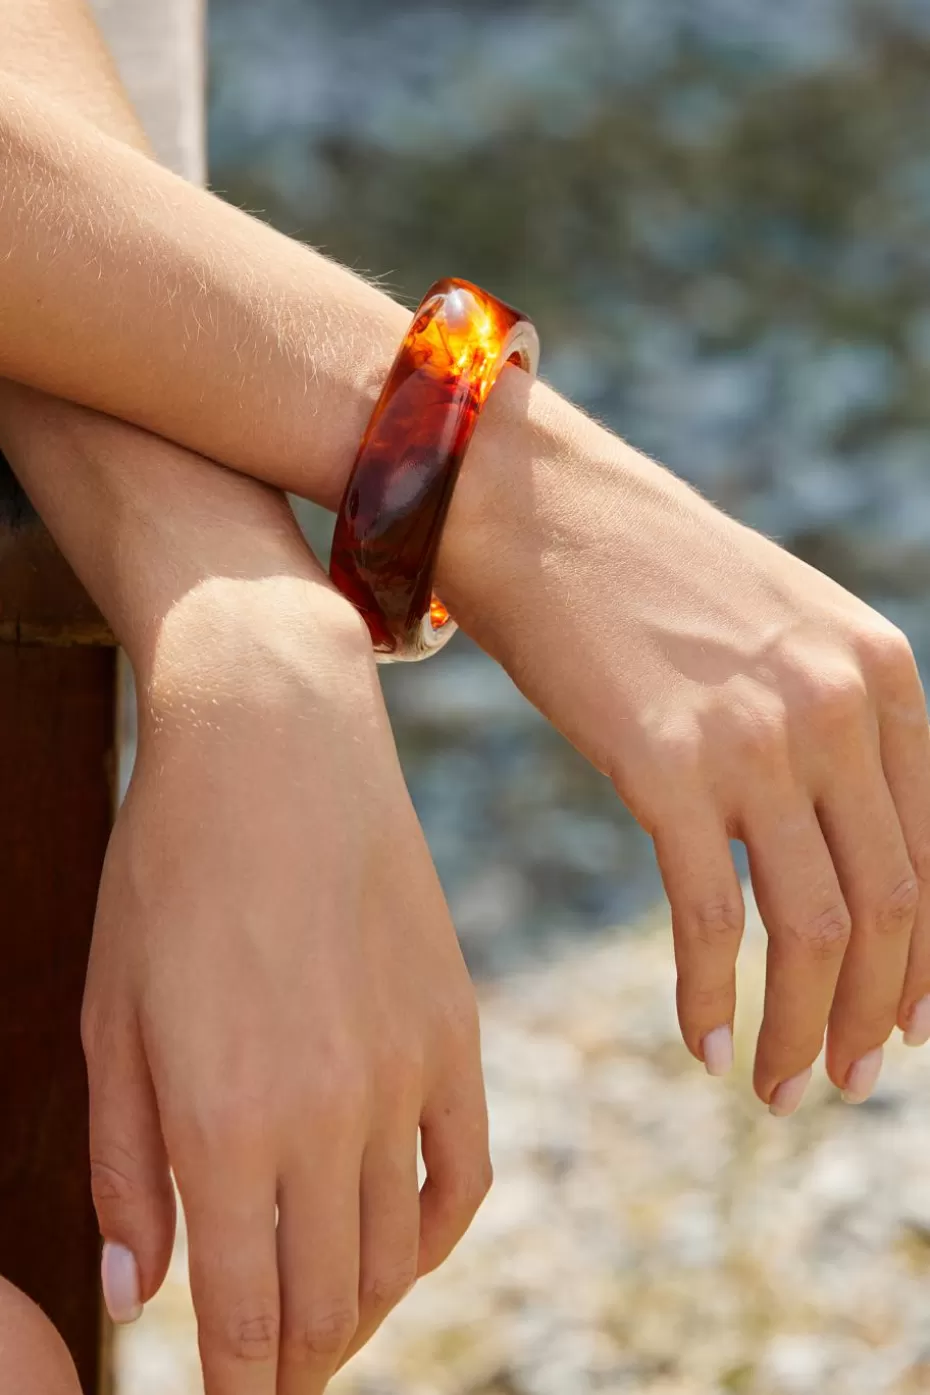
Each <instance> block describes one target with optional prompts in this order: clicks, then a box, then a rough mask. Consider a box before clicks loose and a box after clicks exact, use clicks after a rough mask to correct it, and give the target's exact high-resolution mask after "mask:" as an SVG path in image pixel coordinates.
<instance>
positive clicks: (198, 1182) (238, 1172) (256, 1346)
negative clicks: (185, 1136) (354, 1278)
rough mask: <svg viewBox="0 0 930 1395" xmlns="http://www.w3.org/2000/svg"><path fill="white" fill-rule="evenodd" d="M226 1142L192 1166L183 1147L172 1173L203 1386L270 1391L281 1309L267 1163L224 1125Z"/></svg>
mask: <svg viewBox="0 0 930 1395" xmlns="http://www.w3.org/2000/svg"><path fill="white" fill-rule="evenodd" d="M226 1143H227V1144H228V1146H224V1147H212V1148H210V1150H209V1151H207V1150H203V1151H202V1152H201V1153H200V1155H199V1157H198V1160H197V1165H196V1166H195V1167H193V1166H191V1165H190V1158H191V1157H192V1156H193V1154H192V1153H188V1155H187V1157H188V1163H187V1168H186V1170H185V1171H183V1172H179V1175H178V1184H179V1187H180V1191H181V1196H182V1199H183V1201H184V1210H185V1214H186V1216H187V1227H188V1236H189V1249H190V1279H191V1293H192V1296H193V1299H194V1308H195V1310H196V1313H197V1327H198V1336H199V1342H200V1358H201V1362H202V1364H203V1373H204V1390H205V1395H276V1380H277V1369H278V1342H279V1335H280V1330H281V1315H280V1298H279V1289H278V1260H277V1251H276V1240H275V1194H274V1175H275V1173H274V1166H273V1163H272V1161H271V1159H270V1158H269V1159H265V1158H264V1157H263V1156H262V1155H261V1154H260V1148H258V1147H256V1143H255V1139H254V1138H249V1139H244V1138H243V1137H242V1135H241V1133H237V1132H235V1131H231V1132H230V1134H229V1136H228V1137H227V1139H226ZM179 1156H180V1154H179ZM266 1163H267V1165H265V1164H266ZM188 1173H189V1179H190V1180H188V1175H187V1174H188Z"/></svg>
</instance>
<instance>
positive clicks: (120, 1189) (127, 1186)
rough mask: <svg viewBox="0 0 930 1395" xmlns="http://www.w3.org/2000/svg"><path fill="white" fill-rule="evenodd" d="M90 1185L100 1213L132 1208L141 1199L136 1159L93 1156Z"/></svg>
mask: <svg viewBox="0 0 930 1395" xmlns="http://www.w3.org/2000/svg"><path fill="white" fill-rule="evenodd" d="M90 1185H91V1193H92V1195H93V1198H94V1205H95V1206H96V1207H97V1210H98V1211H113V1210H114V1209H117V1208H118V1209H120V1210H123V1209H126V1208H129V1207H132V1206H133V1205H134V1204H135V1203H137V1202H138V1200H139V1198H140V1191H141V1189H140V1186H139V1182H138V1181H137V1179H136V1176H135V1175H134V1159H132V1158H131V1157H129V1156H128V1155H127V1157H126V1159H125V1161H122V1160H121V1161H119V1162H117V1161H116V1159H114V1158H112V1157H108V1158H103V1157H100V1156H98V1155H92V1156H91V1159H90Z"/></svg>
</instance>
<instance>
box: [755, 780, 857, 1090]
mask: <svg viewBox="0 0 930 1395" xmlns="http://www.w3.org/2000/svg"><path fill="white" fill-rule="evenodd" d="M742 831H743V838H744V841H745V843H746V847H747V850H748V852H749V865H750V872H751V875H752V883H753V887H754V890H755V893H756V900H757V902H758V905H759V910H760V912H761V915H762V919H763V921H764V923H765V926H766V929H767V930H768V932H769V948H768V960H767V972H766V985H765V1007H764V1011H763V1017H762V1027H761V1029H760V1032H759V1041H758V1046H757V1049H756V1061H755V1071H754V1084H755V1089H756V1093H757V1094H758V1096H759V1098H760V1099H762V1100H763V1101H764V1102H765V1103H766V1104H768V1105H769V1107H770V1108H771V1109H772V1110H773V1112H774V1113H777V1114H781V1113H791V1112H793V1110H794V1109H795V1108H796V1107H797V1105H798V1104H799V1103H800V1099H801V1095H802V1094H803V1091H804V1087H805V1085H806V1083H807V1079H808V1078H809V1075H808V1073H809V1069H810V1066H811V1065H812V1063H813V1062H814V1061H815V1060H816V1059H817V1056H818V1055H819V1054H820V1049H821V1046H822V1044H823V1038H824V1033H825V1030H826V1026H827V1020H828V1018H829V1014H830V1006H831V1004H832V1002H833V995H834V992H835V990H836V984H837V980H838V977H839V972H840V967H841V965H842V962H843V955H844V953H845V951H846V946H847V944H848V942H849V936H850V917H849V911H848V910H847V907H846V902H845V900H844V898H843V893H842V890H841V888H840V884H839V880H838V878H837V874H836V870H835V868H834V866H833V860H832V858H831V856H830V852H829V849H828V847H827V844H826V841H825V839H824V836H823V832H822V830H821V827H820V824H819V822H818V819H817V815H816V813H815V810H814V807H813V805H812V804H811V803H810V801H809V800H808V798H807V795H806V794H805V793H804V792H803V791H801V790H800V789H799V790H793V789H791V788H790V787H788V786H787V785H782V787H781V789H780V790H779V791H777V792H776V791H773V790H772V789H771V788H769V789H768V790H767V791H766V792H765V798H758V799H756V800H754V801H753V804H752V806H751V808H750V809H749V811H748V813H747V816H746V819H745V826H744V828H743V830H742Z"/></svg>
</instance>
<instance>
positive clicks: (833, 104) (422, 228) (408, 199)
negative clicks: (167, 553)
mask: <svg viewBox="0 0 930 1395" xmlns="http://www.w3.org/2000/svg"><path fill="white" fill-rule="evenodd" d="M210 64H211V66H210V108H209V111H210V122H209V131H210V170H211V181H212V184H213V186H214V187H215V188H216V189H218V190H220V191H221V192H223V193H225V194H226V195H227V196H228V197H229V198H230V199H232V200H233V201H235V202H236V203H239V204H242V205H244V206H246V207H248V208H249V209H252V210H255V211H258V212H260V213H261V214H262V216H265V217H267V218H268V219H269V220H270V221H271V222H273V223H275V224H276V225H278V226H279V227H281V228H282V229H284V230H285V231H286V232H289V233H293V234H295V235H296V236H298V237H301V238H303V239H305V240H307V241H309V242H311V243H313V244H314V245H316V246H319V247H321V248H323V249H325V250H326V251H328V252H330V253H331V254H332V255H334V256H335V257H337V258H339V259H340V260H342V261H344V262H347V263H348V264H349V265H351V266H353V267H356V268H358V269H359V270H362V271H365V272H370V273H372V274H375V275H377V276H378V277H381V278H383V279H384V280H385V281H386V282H387V284H388V285H389V286H390V287H392V288H393V289H395V290H396V292H397V294H398V295H400V296H401V297H402V298H404V299H405V300H406V301H407V302H408V303H410V304H411V305H413V304H415V303H416V301H417V300H418V298H419V296H420V294H421V293H422V291H423V290H424V289H425V288H426V287H427V285H428V284H429V283H430V282H431V281H432V280H433V279H434V278H435V277H437V276H440V275H448V274H455V275H462V276H466V277H469V278H471V279H473V280H475V281H477V282H479V284H484V285H486V286H488V287H489V288H491V289H492V290H494V291H495V292H496V293H498V294H499V295H501V296H503V297H504V298H506V299H508V300H510V301H512V302H513V303H514V304H516V305H519V306H520V307H521V308H523V309H525V310H526V311H528V312H529V313H530V314H532V316H533V317H534V319H535V320H536V322H537V324H538V325H539V327H540V331H541V336H542V343H543V372H544V374H545V375H546V376H547V377H548V378H549V379H550V380H551V381H552V382H553V383H554V384H555V385H556V386H557V387H559V388H561V389H562V390H564V391H565V392H566V393H568V394H569V395H570V396H571V397H573V398H574V399H575V400H577V401H579V402H581V403H582V404H583V405H584V406H585V407H586V408H588V409H589V410H590V411H592V412H594V413H596V414H597V415H598V416H600V417H601V418H602V419H604V420H606V421H607V422H608V423H609V424H610V425H611V426H613V427H614V428H615V429H616V430H617V431H619V432H620V433H621V434H622V435H623V436H625V437H626V438H627V439H629V440H630V441H632V442H633V443H634V444H635V445H637V446H639V447H641V448H642V449H644V450H646V451H648V452H650V453H652V454H655V455H657V456H658V457H659V458H661V459H662V460H663V461H665V462H666V463H667V464H668V465H670V466H671V467H672V468H673V469H675V470H676V471H677V472H679V473H680V474H682V475H684V476H686V477H687V478H688V479H690V480H692V481H693V482H694V483H696V484H697V485H698V486H699V487H700V488H701V489H702V490H703V491H705V492H706V493H708V494H709V495H710V496H711V497H713V498H714V499H716V500H717V501H719V502H720V504H722V505H723V507H724V508H726V509H728V510H729V511H731V512H734V513H736V514H738V515H739V516H740V517H742V518H744V519H746V520H748V521H749V522H750V523H752V524H754V525H756V526H758V527H760V528H762V529H764V530H765V531H767V532H769V533H771V534H773V535H775V536H777V537H778V538H780V539H781V540H783V541H784V542H785V543H786V544H787V545H788V546H789V547H791V548H792V549H793V550H795V551H797V552H799V553H801V554H802V555H803V556H804V557H805V558H807V559H808V560H809V561H812V562H813V563H815V564H816V565H817V566H820V567H822V568H823V569H825V570H827V571H828V572H830V573H831V574H832V575H834V576H835V577H837V578H838V579H839V580H840V581H841V582H843V584H844V585H847V586H849V587H851V588H852V589H853V590H856V591H858V592H860V593H861V594H863V595H865V596H867V597H868V598H869V599H870V600H871V601H873V602H874V603H875V604H877V605H878V606H879V607H880V608H881V609H882V610H884V611H885V612H886V613H888V614H889V615H891V616H892V617H893V618H894V619H895V620H896V621H897V622H898V623H900V624H902V626H903V627H904V629H905V630H906V631H907V632H908V634H909V635H910V636H911V638H912V641H913V642H914V644H915V646H916V648H917V650H918V653H919V656H920V658H921V660H922V662H923V663H924V665H926V663H927V662H928V660H930V611H928V608H927V606H926V604H925V600H926V595H927V589H928V584H930V469H928V443H930V435H928V428H930V395H928V392H927V385H928V373H930V283H928V274H927V273H928V267H930V142H928V135H930V3H927V0H779V3H778V4H768V3H765V0H661V3H657V0H561V2H559V0H443V3H435V0H432V2H430V0H340V3H338V4H332V3H326V2H325V0H263V3H262V4H261V5H256V4H255V3H254V0H211V3H210ZM502 468H506V462H502ZM314 527H315V529H316V536H317V537H318V538H320V539H322V538H323V537H325V532H326V524H325V522H321V521H319V520H318V521H316V523H315V525H314ZM619 603H620V604H622V598H619ZM385 687H386V690H387V694H388V699H389V702H390V704H391V708H392V712H393V715H394V718H395V724H396V729H397V731H398V738H399V742H400V747H401V752H402V757H403V762H404V767H405V770H406V773H407V777H408V780H409V782H410V785H411V788H412V791H413V795H414V799H415V802H416V805H417V808H418V810H419V812H420V815H421V818H422V820H423V822H424V825H425V827H426V830H427V834H428V837H429V840H430V844H431V846H432V849H433V853H434V855H435V857H436V860H437V863H438V865H439V869H440V872H441V874H442V877H443V881H444V883H445V886H446V889H447V892H448V894H449V897H450V899H451V902H452V907H453V910H454V913H455V917H456V922H457V924H458V925H459V927H460V930H461V933H462V935H463V937H464V939H465V941H466V944H467V946H468V949H469V955H470V958H471V961H472V963H473V965H475V966H477V967H484V968H497V967H500V965H501V964H502V963H504V962H510V960H511V959H512V957H513V956H514V955H519V954H521V953H522V952H523V950H524V949H525V947H526V945H527V944H528V943H535V942H537V941H538V940H539V939H540V938H541V937H543V936H544V935H547V934H550V933H555V934H560V933H564V932H566V931H572V930H584V929H586V928H590V927H596V926H600V925H607V924H612V923H616V922H618V921H620V920H624V919H627V918H628V917H629V916H630V914H632V913H636V912H637V911H639V910H640V909H642V908H643V906H644V905H646V904H648V903H649V902H650V901H651V900H653V899H654V897H655V895H656V894H657V882H656V877H655V872H654V866H653V860H652V855H651V851H650V849H649V847H648V845H647V844H646V843H645V841H644V840H643V839H642V838H641V837H640V836H639V835H638V832H637V830H636V829H635V827H634V826H633V825H632V823H631V820H630V819H629V818H628V817H627V816H626V815H625V813H624V811H623V810H622V809H621V808H620V807H618V804H617V801H616V799H615V798H614V796H613V793H612V791H611V790H610V789H609V787H608V786H607V785H606V782H604V781H602V780H601V779H600V777H598V776H596V775H595V774H593V772H591V771H589V770H588V769H587V768H586V767H585V765H584V763H583V762H582V761H580V760H579V759H577V758H575V757H574V755H573V753H572V752H570V751H568V750H567V749H566V748H565V746H564V743H563V742H562V741H561V740H560V738H558V737H557V736H556V735H555V734H554V733H552V732H550V731H549V730H548V729H547V728H546V726H545V724H544V723H543V722H542V721H541V720H540V719H539V718H537V717H536V716H535V714H534V713H533V712H532V711H531V710H530V708H529V707H528V705H527V704H526V703H525V702H524V701H523V700H522V698H520V697H519V695H517V694H516V693H515V691H514V690H513V689H512V688H511V686H510V684H509V683H508V681H507V680H506V679H505V678H504V677H503V676H502V675H501V674H500V673H499V672H498V671H496V670H495V669H494V668H493V666H492V665H490V664H489V663H488V662H487V661H485V660H484V659H483V658H482V657H481V656H480V655H479V654H478V653H477V652H476V651H475V650H474V649H472V648H469V645H468V642H467V641H466V640H464V639H463V638H461V637H460V638H458V639H457V640H456V642H455V643H454V644H453V645H452V646H451V647H450V649H448V650H447V651H446V652H445V653H444V654H443V655H442V657H441V658H439V659H438V660H436V661H432V662H431V663H430V664H429V665H428V666H426V667H425V668H421V669H418V670H416V671H412V672H411V671H397V670H395V671H389V672H387V673H385Z"/></svg>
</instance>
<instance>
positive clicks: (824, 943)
mask: <svg viewBox="0 0 930 1395" xmlns="http://www.w3.org/2000/svg"><path fill="white" fill-rule="evenodd" d="M786 930H787V933H788V934H789V935H790V936H791V937H792V938H793V939H794V940H796V941H797V942H798V943H799V944H800V945H801V946H802V948H803V949H804V950H805V951H806V952H807V953H808V954H810V955H811V957H812V958H814V959H818V960H825V961H829V960H831V959H837V958H840V957H842V955H843V954H844V953H845V952H846V946H847V945H848V944H849V937H850V935H851V933H852V921H851V919H850V915H849V911H848V910H847V908H846V906H845V905H843V904H842V903H841V902H838V903H836V904H833V905H829V906H825V907H824V908H823V909H822V910H820V911H817V912H815V913H814V914H812V915H811V916H810V917H809V918H806V919H803V920H801V921H799V922H797V923H794V924H789V925H788V926H787V927H786Z"/></svg>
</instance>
